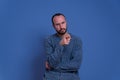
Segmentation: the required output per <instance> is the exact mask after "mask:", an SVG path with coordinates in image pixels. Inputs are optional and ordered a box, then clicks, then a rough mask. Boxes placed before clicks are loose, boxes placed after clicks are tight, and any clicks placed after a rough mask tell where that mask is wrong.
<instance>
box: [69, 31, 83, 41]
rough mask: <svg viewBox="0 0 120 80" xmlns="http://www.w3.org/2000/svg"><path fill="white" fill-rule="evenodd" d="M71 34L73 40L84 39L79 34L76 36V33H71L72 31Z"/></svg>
mask: <svg viewBox="0 0 120 80" xmlns="http://www.w3.org/2000/svg"><path fill="white" fill-rule="evenodd" d="M70 35H71V38H72V39H73V40H79V41H82V40H81V38H80V37H78V36H76V35H74V34H71V33H70Z"/></svg>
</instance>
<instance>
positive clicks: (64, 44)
mask: <svg viewBox="0 0 120 80" xmlns="http://www.w3.org/2000/svg"><path fill="white" fill-rule="evenodd" d="M52 24H53V27H54V29H55V30H56V32H57V33H55V34H53V35H51V36H49V37H48V38H47V39H46V41H45V51H46V56H47V60H46V63H45V66H46V71H45V75H44V79H45V80H80V78H79V74H78V69H79V68H80V64H81V59H82V42H81V40H80V39H79V38H78V37H76V36H74V35H72V34H71V33H69V32H68V31H67V22H66V18H65V16H64V15H63V14H61V13H56V14H54V15H53V16H52Z"/></svg>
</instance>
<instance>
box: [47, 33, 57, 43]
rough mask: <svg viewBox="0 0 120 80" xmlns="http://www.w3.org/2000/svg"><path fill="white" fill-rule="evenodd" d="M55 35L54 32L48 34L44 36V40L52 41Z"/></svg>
mask: <svg viewBox="0 0 120 80" xmlns="http://www.w3.org/2000/svg"><path fill="white" fill-rule="evenodd" d="M55 37H56V34H52V35H49V36H47V37H46V38H45V41H46V42H52V41H53V40H54V38H55Z"/></svg>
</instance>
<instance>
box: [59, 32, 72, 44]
mask: <svg viewBox="0 0 120 80" xmlns="http://www.w3.org/2000/svg"><path fill="white" fill-rule="evenodd" d="M70 39H71V36H70V34H68V33H65V34H64V35H63V36H62V39H61V41H60V45H68V44H69V43H70Z"/></svg>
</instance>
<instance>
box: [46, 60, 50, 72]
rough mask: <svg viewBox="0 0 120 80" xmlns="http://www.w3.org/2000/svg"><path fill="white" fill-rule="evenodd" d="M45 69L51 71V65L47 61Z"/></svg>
mask: <svg viewBox="0 0 120 80" xmlns="http://www.w3.org/2000/svg"><path fill="white" fill-rule="evenodd" d="M45 67H46V69H48V70H50V65H49V63H48V62H47V61H46V62H45Z"/></svg>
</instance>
